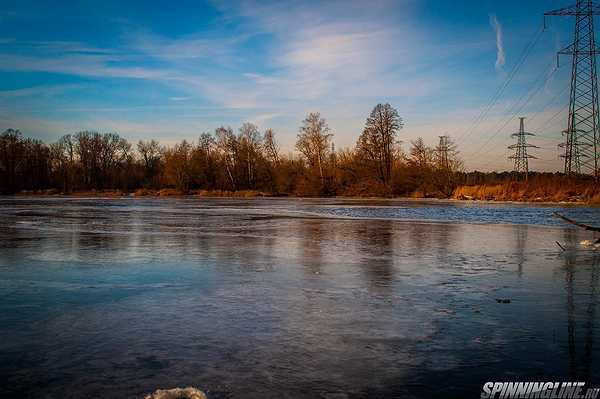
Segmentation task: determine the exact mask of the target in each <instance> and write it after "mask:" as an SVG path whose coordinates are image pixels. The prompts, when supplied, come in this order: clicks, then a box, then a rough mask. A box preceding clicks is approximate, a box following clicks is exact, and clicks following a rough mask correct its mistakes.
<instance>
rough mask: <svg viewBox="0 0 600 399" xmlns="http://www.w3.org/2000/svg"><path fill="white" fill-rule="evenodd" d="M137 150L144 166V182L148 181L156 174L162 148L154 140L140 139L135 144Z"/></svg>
mask: <svg viewBox="0 0 600 399" xmlns="http://www.w3.org/2000/svg"><path fill="white" fill-rule="evenodd" d="M137 150H138V153H139V154H140V157H141V158H142V162H143V166H144V179H145V180H146V183H150V182H151V181H152V180H153V179H154V178H155V176H156V175H157V174H158V171H159V168H160V162H161V159H162V157H163V152H164V148H163V147H162V146H161V145H160V144H159V143H158V141H156V140H150V141H142V140H140V141H139V142H138V144H137Z"/></svg>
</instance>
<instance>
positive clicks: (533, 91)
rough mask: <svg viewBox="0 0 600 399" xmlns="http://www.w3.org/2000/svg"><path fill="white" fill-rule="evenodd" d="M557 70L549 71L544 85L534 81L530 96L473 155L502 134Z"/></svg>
mask: <svg viewBox="0 0 600 399" xmlns="http://www.w3.org/2000/svg"><path fill="white" fill-rule="evenodd" d="M556 70H557V68H556V67H554V68H553V69H552V70H551V71H550V73H549V74H548V75H547V76H546V78H545V79H544V81H543V83H542V85H539V86H538V87H537V88H536V83H537V81H536V83H534V85H533V88H534V89H533V90H532V91H531V92H530V93H529V96H528V97H527V99H526V101H525V102H524V103H523V104H521V106H520V107H518V109H517V110H516V111H515V112H513V113H512V114H511V115H510V116H509V117H508V118H507V119H506V120H505V121H504V123H503V124H502V126H500V128H499V129H498V130H496V132H495V133H494V134H492V135H491V136H490V137H489V138H488V139H487V140H486V141H485V142H484V143H483V145H482V146H481V147H479V148H478V149H477V150H476V151H475V152H474V153H472V154H471V156H475V155H477V154H479V153H480V152H481V151H482V150H483V149H484V148H485V147H486V146H487V145H488V144H489V143H490V142H491V141H492V139H493V138H494V137H496V136H497V135H498V134H500V132H501V131H502V130H503V129H504V128H505V127H506V126H507V125H508V124H509V123H510V121H511V120H512V119H513V118H514V117H515V116H516V115H517V114H519V113H520V112H521V111H522V110H523V108H525V106H527V104H529V102H530V101H531V100H532V99H533V97H535V95H536V94H537V93H538V92H539V91H540V90H541V89H542V87H544V86H545V84H546V82H547V81H548V80H549V79H550V78H551V77H552V75H554V73H555V72H556ZM542 76H544V75H540V76H538V80H539V78H540V77H542ZM525 94H527V93H524V94H523V96H521V98H520V99H519V100H518V101H517V102H515V104H514V106H513V107H511V108H516V106H517V105H518V104H519V102H520V101H521V100H522V99H523V97H524V95H525Z"/></svg>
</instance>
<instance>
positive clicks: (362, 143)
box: [357, 103, 403, 184]
mask: <svg viewBox="0 0 600 399" xmlns="http://www.w3.org/2000/svg"><path fill="white" fill-rule="evenodd" d="M402 127H403V123H402V118H400V116H399V115H398V111H396V110H395V109H394V108H393V107H392V106H391V105H390V104H387V103H386V104H377V105H376V106H375V108H373V110H372V111H371V115H370V116H369V117H368V118H367V122H366V124H365V128H364V129H363V132H362V134H361V135H360V137H359V138H358V142H357V153H358V156H359V157H360V158H362V159H363V160H364V161H365V162H366V163H367V164H368V165H369V166H372V167H374V169H375V170H376V173H377V177H378V178H379V179H380V180H381V182H383V183H384V184H389V182H390V180H391V176H392V165H393V162H394V145H395V144H396V138H397V136H398V132H399V130H400V129H402Z"/></svg>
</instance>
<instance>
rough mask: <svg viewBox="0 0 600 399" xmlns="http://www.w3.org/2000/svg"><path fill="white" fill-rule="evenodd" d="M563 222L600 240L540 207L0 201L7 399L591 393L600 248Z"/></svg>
mask: <svg viewBox="0 0 600 399" xmlns="http://www.w3.org/2000/svg"><path fill="white" fill-rule="evenodd" d="M557 210H558V211H561V212H563V213H565V214H566V215H570V216H572V217H573V218H575V219H577V220H580V221H582V222H587V223H589V224H595V225H600V209H599V208H595V209H594V208H586V207H569V208H560V207H557V206H548V205H535V206H534V205H516V204H502V203H495V204H494V203H463V202H443V201H400V200H398V201H383V200H382V201H377V200H339V199H330V200H317V199H315V200H299V199H252V200H238V199H198V198H185V199H156V198H151V199H134V198H123V199H75V198H25V197H23V198H20V197H4V198H0V397H2V398H5V397H6V398H10V397H18V398H130V397H131V398H141V397H143V395H144V394H145V393H148V392H151V391H154V390H155V389H157V388H171V387H175V386H180V387H182V386H195V387H198V388H199V389H201V390H203V391H205V392H207V393H208V396H209V398H331V399H343V398H393V397H398V398H411V397H432V396H439V395H441V394H442V393H445V394H447V395H448V396H451V397H479V394H480V391H481V386H482V384H483V383H484V382H486V381H513V380H519V381H589V382H591V383H592V384H593V385H594V386H600V367H599V366H600V292H599V290H600V283H599V276H600V250H598V251H593V250H590V249H589V248H588V249H586V248H582V247H581V246H580V245H579V242H580V241H581V240H584V239H591V238H592V237H593V234H592V233H590V232H587V231H583V230H581V229H576V228H573V226H570V225H567V224H565V223H564V222H562V221H561V220H559V219H556V218H553V217H552V213H553V212H554V211H557ZM556 241H558V242H560V243H561V244H562V245H563V246H564V247H565V248H567V251H565V252H563V251H561V249H560V248H559V247H558V246H557V244H556V243H555V242H556ZM507 299H508V300H510V303H502V302H508V301H500V303H499V302H498V300H507ZM597 341H598V342H597Z"/></svg>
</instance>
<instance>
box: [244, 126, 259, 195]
mask: <svg viewBox="0 0 600 399" xmlns="http://www.w3.org/2000/svg"><path fill="white" fill-rule="evenodd" d="M239 143H240V147H241V152H242V154H243V156H244V158H245V163H246V182H247V184H248V186H249V187H252V186H253V185H254V181H255V173H254V172H255V168H256V162H257V159H258V158H259V156H260V152H261V148H262V137H261V136H260V133H259V132H258V127H256V125H254V124H252V123H249V122H246V123H244V124H243V125H242V127H240V138H239Z"/></svg>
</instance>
